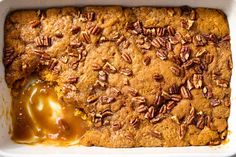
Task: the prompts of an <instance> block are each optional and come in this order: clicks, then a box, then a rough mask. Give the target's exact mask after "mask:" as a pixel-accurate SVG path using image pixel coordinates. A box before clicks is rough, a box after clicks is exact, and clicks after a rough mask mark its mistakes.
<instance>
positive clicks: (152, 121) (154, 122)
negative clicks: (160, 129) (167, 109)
mask: <svg viewBox="0 0 236 157" xmlns="http://www.w3.org/2000/svg"><path fill="white" fill-rule="evenodd" d="M165 118H166V115H164V114H158V115H157V116H156V117H155V118H153V119H151V120H150V122H151V123H153V124H156V123H158V122H160V121H162V120H163V119H165Z"/></svg>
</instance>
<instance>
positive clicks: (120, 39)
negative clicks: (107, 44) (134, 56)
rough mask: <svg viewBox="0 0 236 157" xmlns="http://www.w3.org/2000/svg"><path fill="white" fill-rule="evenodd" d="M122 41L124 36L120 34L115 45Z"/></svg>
mask: <svg viewBox="0 0 236 157" xmlns="http://www.w3.org/2000/svg"><path fill="white" fill-rule="evenodd" d="M123 41H125V36H124V35H121V36H120V37H119V38H118V39H117V41H116V43H117V45H120V44H121V43H122V42H123Z"/></svg>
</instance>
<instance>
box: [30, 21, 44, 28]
mask: <svg viewBox="0 0 236 157" xmlns="http://www.w3.org/2000/svg"><path fill="white" fill-rule="evenodd" d="M40 24H41V22H40V20H33V21H30V25H31V27H32V28H36V27H38V26H39V25H40Z"/></svg>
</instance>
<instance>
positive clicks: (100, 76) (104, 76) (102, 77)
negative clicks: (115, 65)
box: [98, 70, 108, 82]
mask: <svg viewBox="0 0 236 157" xmlns="http://www.w3.org/2000/svg"><path fill="white" fill-rule="evenodd" d="M107 77H108V76H107V74H106V73H105V72H104V71H102V70H101V71H99V72H98V79H99V80H100V81H103V82H106V81H107Z"/></svg>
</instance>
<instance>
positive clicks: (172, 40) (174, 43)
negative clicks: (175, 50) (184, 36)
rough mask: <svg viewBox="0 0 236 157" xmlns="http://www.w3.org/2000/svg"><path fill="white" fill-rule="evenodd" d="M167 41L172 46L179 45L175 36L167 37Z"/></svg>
mask: <svg viewBox="0 0 236 157" xmlns="http://www.w3.org/2000/svg"><path fill="white" fill-rule="evenodd" d="M169 41H170V43H171V44H173V45H176V44H178V43H179V40H178V39H177V38H176V36H169Z"/></svg>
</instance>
